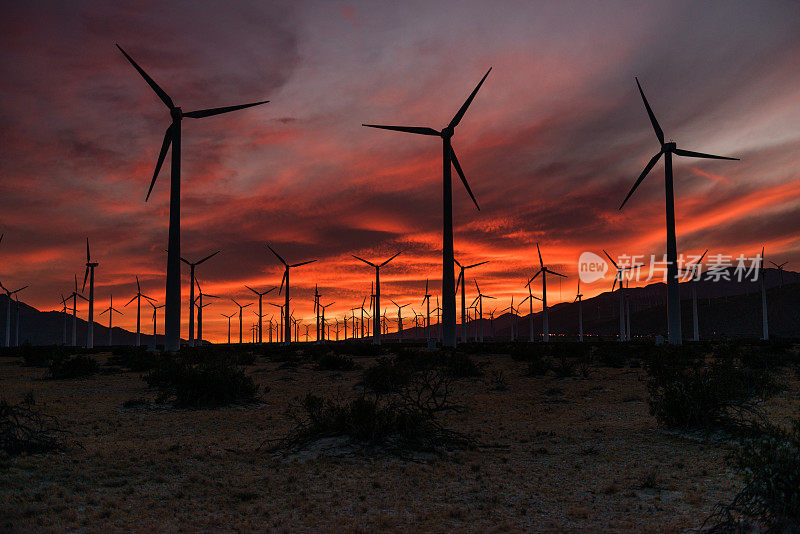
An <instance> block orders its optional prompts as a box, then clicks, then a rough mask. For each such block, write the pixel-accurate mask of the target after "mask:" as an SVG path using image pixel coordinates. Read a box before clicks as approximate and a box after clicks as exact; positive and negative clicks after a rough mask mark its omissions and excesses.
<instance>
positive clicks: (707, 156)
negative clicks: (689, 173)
mask: <svg viewBox="0 0 800 534" xmlns="http://www.w3.org/2000/svg"><path fill="white" fill-rule="evenodd" d="M673 152H674V153H675V154H677V155H679V156H686V157H689V158H705V159H727V160H730V161H739V158H729V157H726V156H715V155H714V154H704V153H702V152H692V151H691V150H683V149H682V148H676V149H675V150H673Z"/></svg>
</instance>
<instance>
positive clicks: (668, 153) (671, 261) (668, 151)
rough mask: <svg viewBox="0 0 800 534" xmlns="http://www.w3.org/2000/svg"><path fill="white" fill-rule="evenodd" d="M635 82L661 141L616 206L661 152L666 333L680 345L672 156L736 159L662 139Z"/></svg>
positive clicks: (647, 104)
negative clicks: (663, 191)
mask: <svg viewBox="0 0 800 534" xmlns="http://www.w3.org/2000/svg"><path fill="white" fill-rule="evenodd" d="M636 85H637V87H639V93H640V94H641V95H642V101H644V107H645V108H646V109H647V115H648V116H649V117H650V123H651V124H652V125H653V130H654V131H655V134H656V137H657V138H658V142H659V143H660V144H661V149H660V150H659V151H658V152H657V153H656V155H655V156H653V157H652V158H651V159H650V161H649V162H647V165H646V166H645V168H644V170H643V171H642V173H641V174H640V175H639V178H638V179H637V180H636V183H634V184H633V187H632V188H631V190H630V191H629V192H628V196H626V197H625V200H623V201H622V204H621V205H620V207H619V209H622V207H623V206H624V205H625V203H626V202H627V201H628V199H629V198H630V197H631V195H632V194H633V192H634V191H636V188H637V187H639V184H641V183H642V180H644V179H645V177H646V176H647V174H648V173H649V172H650V171H651V170H652V169H653V167H654V166H655V164H656V163H657V162H658V160H659V158H660V157H661V156H662V155H663V156H664V185H665V189H666V211H667V329H668V332H667V336H668V339H669V342H670V343H672V344H673V345H680V344H681V342H682V340H683V339H682V335H681V297H680V293H679V289H678V245H677V239H676V236H675V193H674V190H673V185H672V155H673V154H675V155H678V156H685V157H690V158H706V159H725V160H738V158H728V157H724V156H714V155H712V154H704V153H702V152H692V151H691V150H683V149H681V148H677V145H676V144H675V143H674V142H673V141H670V142H669V143H667V142H665V141H664V132H663V131H662V130H661V126H659V124H658V121H657V120H656V116H655V115H654V114H653V110H652V109H650V104H649V103H648V102H647V98H645V96H644V91H643V90H642V86H641V85H640V84H639V79H638V78H636Z"/></svg>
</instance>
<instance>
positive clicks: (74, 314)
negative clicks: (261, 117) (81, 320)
mask: <svg viewBox="0 0 800 534" xmlns="http://www.w3.org/2000/svg"><path fill="white" fill-rule="evenodd" d="M67 298H68V299H70V298H71V299H72V346H73V347H75V346H77V345H78V337H77V336H78V299H79V298H80V299H83V300H85V301H88V300H89V299H87V298H86V297H84V296H83V295H81V294H80V293H78V275H77V274H76V275H75V290H74V291H73V292H72V294H71V295H70V296H68V297H67Z"/></svg>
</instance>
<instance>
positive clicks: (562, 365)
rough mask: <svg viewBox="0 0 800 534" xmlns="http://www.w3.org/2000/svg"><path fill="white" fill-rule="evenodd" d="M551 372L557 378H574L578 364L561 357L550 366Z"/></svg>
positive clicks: (563, 356)
mask: <svg viewBox="0 0 800 534" xmlns="http://www.w3.org/2000/svg"><path fill="white" fill-rule="evenodd" d="M552 368H553V372H554V373H555V375H556V376H557V377H558V378H567V377H570V376H574V375H575V374H576V370H577V368H578V362H577V361H575V360H573V359H569V358H567V357H566V356H565V355H563V354H562V355H561V356H560V357H559V358H558V359H557V360H556V361H555V363H554V364H553V366H552Z"/></svg>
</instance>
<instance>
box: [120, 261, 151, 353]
mask: <svg viewBox="0 0 800 534" xmlns="http://www.w3.org/2000/svg"><path fill="white" fill-rule="evenodd" d="M142 297H144V298H145V299H147V300H151V301H153V302H155V299H153V298H150V297H148V296H147V295H145V294H143V293H142V286H141V285H139V276H138V275H137V276H136V294H135V295H134V296H133V298H132V299H131V300H129V301H128V302H127V304H125V306H123V308H127V307H128V304H130V303H131V302H133V301H134V300H135V301H136V346H137V347H139V346H141V344H142V343H141V341H140V335H141V327H142Z"/></svg>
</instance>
